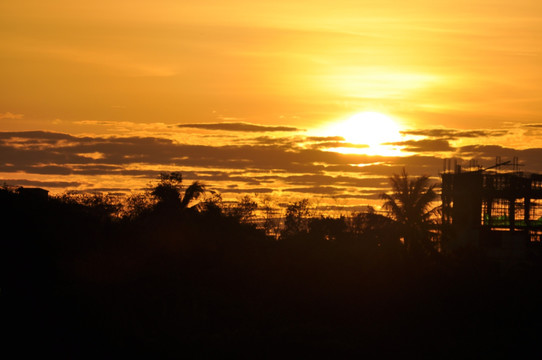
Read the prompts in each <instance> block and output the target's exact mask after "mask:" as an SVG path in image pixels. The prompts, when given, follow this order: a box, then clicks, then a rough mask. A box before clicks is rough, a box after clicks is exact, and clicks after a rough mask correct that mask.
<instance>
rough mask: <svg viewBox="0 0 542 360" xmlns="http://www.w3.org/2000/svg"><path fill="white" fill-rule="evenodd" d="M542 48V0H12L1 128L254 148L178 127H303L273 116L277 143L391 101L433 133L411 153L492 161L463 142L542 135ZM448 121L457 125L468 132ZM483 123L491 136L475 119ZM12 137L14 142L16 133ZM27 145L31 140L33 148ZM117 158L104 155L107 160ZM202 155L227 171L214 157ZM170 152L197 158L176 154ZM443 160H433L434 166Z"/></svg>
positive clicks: (403, 119) (6, 22) (0, 38)
mask: <svg viewBox="0 0 542 360" xmlns="http://www.w3.org/2000/svg"><path fill="white" fill-rule="evenodd" d="M540 49H542V3H541V2H539V1H534V0H517V1H513V2H512V1H501V0H499V1H495V0H493V1H453V2H452V1H438V2H437V1H430V0H418V1H408V2H404V3H399V2H397V1H359V0H358V1H345V0H334V1H318V0H316V1H310V2H307V1H303V2H302V1H291V0H289V1H277V0H275V1H256V2H255V1H248V0H246V1H238V0H232V1H228V2H224V1H205V2H190V3H189V2H182V1H173V0H171V1H170V0H167V1H144V0H135V1H134V0H132V1H115V0H114V1H103V0H96V1H92V2H85V3H82V2H74V1H56V0H53V1H30V0H19V1H11V0H8V1H2V2H1V3H0V79H1V80H2V87H1V89H0V131H12V132H13V131H30V130H32V131H36V130H41V131H50V132H55V133H62V134H66V135H81V136H82V135H85V136H104V135H108V136H117V137H138V138H143V137H155V138H164V137H167V138H169V139H173V140H174V141H175V143H176V144H191V145H198V144H200V145H206V146H210V145H214V146H218V145H224V146H226V145H228V146H241V145H240V144H241V143H242V144H244V145H243V146H245V145H246V146H250V144H252V145H254V141H255V140H254V138H256V137H257V136H256V135H258V134H257V132H255V131H250V132H247V131H246V129H245V130H242V131H240V130H239V129H234V130H232V129H231V128H230V129H226V130H223V131H219V130H216V129H215V130H209V129H196V128H195V127H181V128H179V127H177V125H179V124H181V125H182V124H188V125H190V124H192V125H193V124H201V123H222V122H230V123H250V124H254V125H257V126H267V127H270V126H289V127H293V128H296V129H297V130H299V131H286V132H278V131H271V132H270V131H269V130H270V128H265V127H261V128H259V135H262V136H268V137H271V138H275V139H278V140H276V142H275V143H274V146H277V144H279V143H280V141H285V140H284V139H290V140H291V139H293V136H294V134H295V136H301V137H303V136H305V137H306V136H311V135H313V134H316V133H313V132H312V130H314V129H316V128H321V127H322V126H324V125H329V124H330V123H333V122H337V121H343V120H346V119H348V118H349V117H350V116H352V115H354V114H356V113H359V112H363V111H376V112H380V113H383V114H386V115H389V116H392V117H393V118H394V119H396V120H397V121H398V122H400V123H401V126H402V127H403V129H405V130H406V129H411V130H413V131H418V133H417V136H414V134H411V135H412V136H411V137H406V138H404V141H409V142H410V143H408V144H407V143H405V144H402V145H403V146H405V147H404V148H403V149H406V147H408V146H410V150H414V152H412V151H410V152H409V154H410V155H412V154H414V153H416V152H417V151H418V150H420V146H425V148H424V149H423V151H424V152H423V156H427V155H428V151H429V150H435V151H437V152H434V153H431V157H432V159H433V160H435V164H436V163H437V161H436V160H439V161H440V159H441V158H442V157H460V158H465V159H467V157H469V156H473V157H480V158H482V159H485V160H488V159H490V158H492V157H493V156H494V155H495V154H494V153H498V152H499V151H497V150H498V149H492V150H491V151H493V152H488V151H489V150H488V149H489V148H485V149H484V151H482V150H479V151H478V150H477V152H470V153H469V152H468V151H467V152H466V153H465V151H463V152H459V150H458V149H460V147H465V146H474V145H480V144H483V145H488V146H489V145H491V146H505V147H507V149H519V150H521V151H524V150H526V149H537V148H539V147H541V146H542V144H541V143H540V140H539V139H540V136H539V135H540V133H539V126H538V124H541V123H542V119H541V111H542V109H541V107H542V105H541V104H542V101H541V100H542V99H541V98H542V56H541V55H542V53H541V51H542V50H540ZM435 129H440V130H442V131H444V130H446V131H452V132H454V131H455V133H454V134H455V135H454V136H455V137H452V138H451V137H450V136H447V137H446V136H444V137H443V136H442V133H440V134H437V133H436V132H435ZM253 130H254V129H253ZM272 130H273V129H272ZM473 130H475V131H479V132H480V133H478V135H479V136H474V133H465V132H463V133H461V131H473ZM217 131H218V132H217ZM499 131H501V132H499ZM435 134H437V135H439V136H437V137H435ZM447 134H448V135H449V134H450V133H447ZM461 134H462V135H461ZM465 134H467V135H468V136H463V135H465ZM318 135H322V136H335V135H338V136H343V137H344V134H332V133H330V134H318ZM209 136H211V137H209ZM23 137H24V136H23ZM44 137H46V138H48V136H44ZM5 138H6V139H11V140H9V141H10V142H9V149H12V148H13V144H14V140H13V139H14V138H16V137H13V136H11V137H10V136H5ZM280 139H283V140H280ZM42 140H43V139H42ZM305 140H306V139H305ZM305 140H303V141H305ZM25 141H26V140H25ZM303 141H301V140H299V139H298V141H297V143H296V144H298V145H299V144H301V143H302V142H303ZM393 141H396V140H395V139H394V140H393ZM416 141H418V143H414V142H416ZM419 141H425V142H423V143H420V142H419ZM7 144H8V142H6V143H5V145H6V146H8V145H7ZM21 144H22V145H20V146H19V148H18V149H19V150H20V149H21V147H23V148H24V147H25V146H29V145H28V142H24V141H23V142H22V143H21ZM413 144H416V146H413ZM260 145H261V143H259V145H258V146H260ZM357 145H360V144H357ZM55 146H58V144H56V145H55ZM134 146H135V145H134ZM303 146H304V148H305V149H307V147H306V146H305V145H303ZM428 146H429V147H428ZM439 146H440V147H439ZM447 146H449V147H447ZM330 148H331V147H330ZM71 150H73V149H70V151H71ZM90 150H92V149H90ZM90 150H89V151H90ZM94 150H95V151H90V153H94V152H97V153H100V151H102V150H103V149H94ZM486 150H487V151H486ZM66 151H68V149H66ZM85 151H86V150H85ZM103 151H105V150H103ZM507 151H508V150H502V151H501V153H502V154H503V156H506V155H507V154H509V151H508V152H507ZM533 151H534V150H533ZM5 154H7V152H5ZM465 154H466V155H465ZM510 154H511V153H510ZM529 154H530V153H529ZM27 155H28V154H27ZM418 155H419V154H418ZM520 155H522V154H520ZM523 155H524V154H523ZM183 156H185V155H183V154H178V157H177V158H179V159H182V158H183ZM262 156H264V155H262ZM265 156H267V155H265ZM326 156H327V155H326ZM4 157H5V159H4V160H3V161H4V168H3V171H2V172H1V173H0V175H1V177H2V178H4V179H8V180H13V179H29V178H33V179H34V180H35V181H38V179H37V178H35V177H36V176H38V175H36V173H35V172H32V171H31V170H29V168H28V166H30V167H33V168H34V169H35V168H37V167H40V166H41V167H43V166H48V165H52V164H53V163H47V164H46V163H40V162H39V161H38V160H36V161H35V162H34V163H32V164H33V165H32V164H27V165H26V166H27V167H26V168H25V167H24V166H22V165H20V166H19V165H18V164H19V163H21V164H22V162H19V160H18V159H24V158H25V157H24V156H23V155H21V154H19V153H17V154H15V153H13V154H12V155H10V156H8V155H4ZM94 157H97V156H94ZM523 157H524V158H526V159H530V158H532V159H536V157H535V156H530V155H524V156H523ZM101 158H107V153H105V155H104V156H102V157H101ZM101 158H100V157H98V158H96V159H94V160H95V161H96V164H97V165H100V164H101V163H100V159H101ZM174 158H175V157H174ZM313 160H314V159H312V158H311V160H310V161H313ZM380 160H382V159H380ZM50 161H52V160H50ZM55 161H60V160H55ZM254 161H256V159H255V160H254ZM386 161H391V162H393V160H390V159H387V160H386ZM488 161H489V160H488ZM533 161H535V160H533ZM256 162H257V161H256ZM313 162H317V161H316V160H314V161H313ZM406 162H407V160H401V163H400V164H398V163H397V166H407V165H408V164H407V163H406ZM360 163H363V162H360V161H353V162H352V163H351V165H352V164H356V165H359V164H360ZM366 163H367V162H364V164H366ZM6 164H8V165H9V164H11V165H9V166H8V165H6ZM25 164H26V163H25ZM66 164H67V163H54V165H55V166H56V165H62V166H65V165H66ZM96 164H95V165H96ZM115 164H116V165H118V164H120V162H116V163H115ZM393 164H396V163H395V162H393ZM97 165H96V166H97ZM102 165H103V164H102ZM196 165H198V164H194V165H193V167H194V168H195V167H196ZM200 165H201V166H204V167H206V169H207V170H208V171H211V169H215V168H214V166H215V165H208V166H207V165H206V164H205V163H204V162H203V160H202V163H201V164H200ZM335 165H337V164H335V163H334V165H333V166H335ZM526 165H529V166H530V167H531V169H532V170H535V169H538V167H540V168H541V169H542V165H540V164H539V163H536V162H531V163H527V164H526ZM123 166H127V165H126V164H124V165H123ZM130 166H136V165H134V163H132V164H130ZM137 166H140V167H145V166H146V167H150V168H153V169H156V168H158V167H165V166H166V164H164V163H144V164H143V163H138V164H137ZM167 166H171V167H175V166H181V167H182V169H187V168H188V167H187V165H186V164H184V163H182V162H181V163H176V162H175V160H170V162H168V163H167ZM191 166H192V165H191ZM238 166H239V165H235V166H233V167H232V168H228V169H227V170H228V171H233V170H232V169H238ZM273 166H274V167H273ZM273 166H271V165H270V167H271V168H272V169H271V170H273V171H275V170H278V168H277V167H276V165H273ZM286 168H287V167H285V169H286ZM392 168H393V169H396V167H392ZM413 168H414V169H416V170H413V171H417V170H418V169H417V168H415V167H413ZM10 169H12V170H10ZM220 169H222V170H220V171H225V170H226V168H225V167H222V168H220ZM285 169H281V171H291V170H287V169H286V170H285ZM192 170H193V169H192ZM261 170H262V169H261V168H260V167H259V168H258V171H261ZM187 171H188V170H187ZM326 171H328V172H329V169H327V170H326ZM437 171H438V169H436V168H433V167H432V168H431V169H430V172H431V174H430V175H433V176H436V175H437ZM32 174H33V175H32ZM70 174H71V173H70ZM41 175H44V174H41ZM41 175H40V176H41ZM48 175H49V176H53V175H51V174H48ZM61 175H62V174H55V175H54V176H57V177H56V178H55V180H54V181H57V182H58V181H60V179H61ZM71 175H73V174H71ZM109 175H110V174H108V173H107V171H105V170H104V171H103V173H101V174H100V176H102V177H105V178H107V176H109ZM194 175H197V174H194ZM328 175H329V174H328ZM369 175H374V174H372V173H366V174H365V176H369ZM63 176H66V175H63ZM84 176H87V179H89V178H88V175H84V174H81V178H79V180H77V181H79V182H81V181H82V180H81V179H82V178H83V177H84ZM331 176H332V177H336V176H339V174H338V173H333V174H332V175H331ZM360 176H361V175H360ZM97 181H98V180H92V181H90V182H92V183H96V182H97ZM100 181H101V180H100ZM83 182H84V181H83ZM88 182H89V181H87V183H88ZM317 184H318V185H321V183H317ZM333 184H334V183H333V182H330V184H329V185H330V186H331V185H333ZM271 185H272V186H281V183H280V182H277V183H273V184H271V183H270V184H269V186H271ZM106 187H107V186H106ZM111 187H112V188H113V187H115V186H113V185H111Z"/></svg>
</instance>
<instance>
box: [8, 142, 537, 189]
mask: <svg viewBox="0 0 542 360" xmlns="http://www.w3.org/2000/svg"><path fill="white" fill-rule="evenodd" d="M307 139H309V138H307V137H302V136H294V137H280V138H278V139H273V138H271V137H259V138H256V140H255V139H252V140H254V141H253V142H252V143H248V144H247V143H240V144H238V145H231V144H230V145H216V146H212V145H191V144H182V143H178V142H175V141H172V140H169V139H164V138H158V137H134V136H132V137H100V136H97V137H78V136H73V135H68V134H60V133H50V132H11V133H8V132H4V133H2V132H0V172H2V173H4V174H15V173H17V175H11V176H9V177H11V178H18V177H20V175H19V174H21V173H28V174H39V175H44V176H45V175H55V176H64V175H78V176H111V177H113V176H117V177H125V178H126V179H128V178H131V179H139V183H141V181H143V180H144V181H145V182H152V181H156V180H157V178H158V175H159V174H160V172H161V171H163V170H161V169H171V168H172V167H173V168H177V169H178V170H179V171H182V173H183V179H184V180H185V181H186V183H189V182H191V181H195V180H199V181H203V182H204V183H205V184H207V185H208V187H209V188H212V189H219V190H221V191H224V192H229V193H270V192H272V191H273V190H282V191H283V192H284V193H288V192H290V193H292V194H294V193H295V194H300V193H306V194H307V196H311V195H315V196H320V195H321V196H330V197H340V198H348V197H352V196H353V197H354V198H366V199H378V197H379V196H380V195H379V194H380V193H382V192H383V191H385V190H386V189H387V188H389V182H388V178H389V176H391V175H393V174H399V173H400V172H401V171H402V170H403V168H405V169H406V170H407V172H408V173H409V174H411V175H421V174H424V175H429V176H431V177H432V179H433V180H435V181H438V177H439V175H438V174H439V172H441V171H442V170H443V159H442V158H441V157H439V156H436V155H435V154H432V153H431V152H435V151H450V150H454V149H453V148H452V147H451V146H450V145H449V143H448V141H447V140H445V139H425V140H419V141H406V142H403V143H401V145H403V146H406V147H407V148H408V149H409V150H410V151H413V152H415V153H417V154H416V155H409V156H395V157H385V156H372V155H359V154H341V153H337V152H332V151H324V150H326V149H324V148H325V147H326V146H324V144H327V145H329V144H331V143H334V142H339V143H340V144H341V146H344V143H342V142H340V141H337V139H335V138H331V137H330V138H328V137H313V138H310V139H311V140H312V141H313V142H315V143H316V144H317V145H318V144H319V143H320V145H321V146H322V148H323V149H320V148H318V147H310V146H309V147H308V148H304V147H302V146H300V143H301V144H302V145H305V146H306V144H307V142H306V140H307ZM313 145H314V144H313ZM82 154H97V155H99V156H95V157H94V158H92V157H89V156H84V155H82ZM454 156H456V157H457V158H458V161H462V160H465V161H468V160H470V159H478V160H479V162H480V164H481V165H482V166H484V167H487V166H491V165H493V164H494V163H495V157H496V156H501V157H502V158H503V161H505V160H507V159H511V158H512V157H514V156H518V157H519V158H520V162H522V163H525V164H526V166H525V168H526V170H528V171H541V170H542V149H539V148H535V149H526V150H515V149H510V148H505V147H502V146H498V145H470V146H463V147H461V148H458V149H456V151H455V152H454ZM184 169H187V170H186V171H185V170H184ZM4 176H5V175H4ZM21 184H22V183H21ZM54 184H61V182H58V181H54V182H51V185H50V187H55V188H59V187H62V186H56V185H54ZM23 185H24V184H23ZM28 185H29V186H40V187H48V186H49V185H47V184H39V183H35V184H34V185H32V184H30V183H28ZM71 186H73V187H75V186H78V189H82V188H86V187H88V188H89V189H91V190H95V189H92V186H100V184H98V183H97V184H80V183H75V182H74V183H71V182H69V181H66V186H65V187H71ZM108 186H109V185H108ZM119 188H122V189H124V190H126V185H119Z"/></svg>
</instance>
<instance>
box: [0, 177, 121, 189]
mask: <svg viewBox="0 0 542 360" xmlns="http://www.w3.org/2000/svg"><path fill="white" fill-rule="evenodd" d="M0 183H2V184H7V185H8V186H33V187H47V188H67V187H78V186H81V185H82V184H83V183H80V182H76V181H37V180H25V179H5V180H0ZM117 190H118V189H117Z"/></svg>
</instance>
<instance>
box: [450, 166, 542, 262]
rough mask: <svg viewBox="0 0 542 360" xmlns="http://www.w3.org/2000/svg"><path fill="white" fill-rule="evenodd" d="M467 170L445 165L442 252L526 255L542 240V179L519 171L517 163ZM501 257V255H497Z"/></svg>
mask: <svg viewBox="0 0 542 360" xmlns="http://www.w3.org/2000/svg"><path fill="white" fill-rule="evenodd" d="M496 160H497V161H496V164H495V166H491V167H489V168H485V169H484V168H481V167H480V166H478V165H477V164H476V163H475V162H470V163H469V167H468V168H467V169H466V170H463V169H462V168H461V166H460V165H457V163H454V166H453V169H452V167H451V162H450V161H449V160H448V161H447V160H445V162H444V164H445V168H444V172H443V173H442V174H441V177H442V195H441V196H442V236H443V239H442V240H443V241H442V242H443V243H442V246H443V248H446V249H450V250H453V249H454V248H457V247H461V246H467V245H471V246H478V247H485V248H493V249H506V251H511V250H513V251H516V252H518V253H521V252H522V251H524V250H525V249H526V248H527V247H528V246H529V244H532V243H540V242H541V240H542V174H534V173H526V172H523V171H520V165H519V163H518V160H517V158H514V159H513V160H512V161H507V162H504V163H503V162H501V161H500V158H497V159H496ZM496 251H497V250H496Z"/></svg>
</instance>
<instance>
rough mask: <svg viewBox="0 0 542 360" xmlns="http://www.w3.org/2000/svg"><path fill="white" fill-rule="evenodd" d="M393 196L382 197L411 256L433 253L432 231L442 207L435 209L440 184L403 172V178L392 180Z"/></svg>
mask: <svg viewBox="0 0 542 360" xmlns="http://www.w3.org/2000/svg"><path fill="white" fill-rule="evenodd" d="M390 184H391V187H392V193H391V194H387V193H384V194H382V195H381V197H382V199H383V200H385V202H384V209H386V210H387V211H388V212H389V214H390V215H391V217H392V218H393V219H394V220H395V221H396V222H397V223H398V224H399V226H400V231H401V233H402V235H403V238H404V243H405V246H406V248H407V250H408V251H409V252H411V253H412V252H419V251H420V250H427V251H433V250H434V248H433V244H432V243H431V237H430V235H431V230H432V229H433V227H434V225H435V219H434V216H435V215H436V214H437V213H438V210H439V207H433V201H435V200H436V198H437V194H436V192H435V190H434V188H435V186H436V184H431V183H430V181H429V177H428V176H425V175H424V176H420V177H417V178H414V179H410V178H409V176H408V175H407V173H406V170H405V169H404V168H403V171H402V173H401V175H397V174H394V175H393V176H392V177H390Z"/></svg>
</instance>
